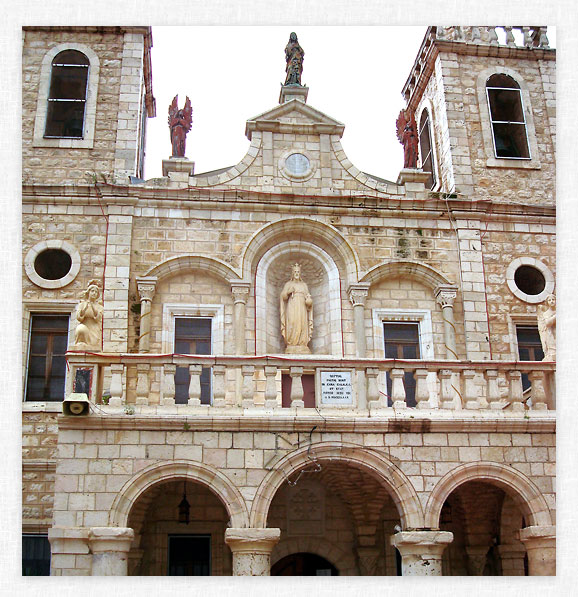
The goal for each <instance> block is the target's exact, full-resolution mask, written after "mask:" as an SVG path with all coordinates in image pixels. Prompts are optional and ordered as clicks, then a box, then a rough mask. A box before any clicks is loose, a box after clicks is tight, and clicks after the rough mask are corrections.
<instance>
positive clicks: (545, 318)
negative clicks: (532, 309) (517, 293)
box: [538, 294, 556, 361]
mask: <svg viewBox="0 0 578 597" xmlns="http://www.w3.org/2000/svg"><path fill="white" fill-rule="evenodd" d="M538 331H539V332H540V340H541V342H542V348H543V349H544V360H545V361H555V360H556V297H555V296H554V295H553V294H549V295H548V296H547V297H546V301H545V304H544V305H540V306H539V307H538Z"/></svg>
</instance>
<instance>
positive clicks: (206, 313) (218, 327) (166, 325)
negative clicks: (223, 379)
mask: <svg viewBox="0 0 578 597" xmlns="http://www.w3.org/2000/svg"><path fill="white" fill-rule="evenodd" d="M176 318H185V319H186V318H188V319H211V355H223V354H224V352H225V325H224V324H225V306H224V305H192V304H188V305H185V304H167V303H165V304H164V305H163V331H162V338H161V344H162V352H163V353H164V354H172V353H174V351H175V319H176Z"/></svg>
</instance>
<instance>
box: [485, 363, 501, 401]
mask: <svg viewBox="0 0 578 597" xmlns="http://www.w3.org/2000/svg"><path fill="white" fill-rule="evenodd" d="M498 375H499V374H498V371H497V370H496V369H488V370H487V371H486V379H487V380H488V403H489V405H490V410H502V404H501V398H502V397H501V396H500V383H499V381H498Z"/></svg>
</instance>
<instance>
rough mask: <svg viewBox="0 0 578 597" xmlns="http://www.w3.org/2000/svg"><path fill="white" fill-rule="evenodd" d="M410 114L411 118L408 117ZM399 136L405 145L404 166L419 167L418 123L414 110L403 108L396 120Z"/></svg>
mask: <svg viewBox="0 0 578 597" xmlns="http://www.w3.org/2000/svg"><path fill="white" fill-rule="evenodd" d="M408 116H409V118H408ZM395 124H396V126H397V138H398V139H399V142H400V143H401V144H402V145H403V167H404V168H417V142H418V138H417V125H416V123H415V116H414V114H413V112H409V113H408V112H406V110H402V111H401V112H400V113H399V116H398V117H397V120H396V121H395Z"/></svg>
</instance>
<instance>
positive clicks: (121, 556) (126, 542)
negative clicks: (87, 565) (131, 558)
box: [88, 527, 134, 576]
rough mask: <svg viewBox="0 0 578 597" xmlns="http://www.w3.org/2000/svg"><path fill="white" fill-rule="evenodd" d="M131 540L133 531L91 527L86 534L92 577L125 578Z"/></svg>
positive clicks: (120, 528) (121, 528)
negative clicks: (90, 556)
mask: <svg viewBox="0 0 578 597" xmlns="http://www.w3.org/2000/svg"><path fill="white" fill-rule="evenodd" d="M133 539H134V531H133V530H132V529H129V528H123V527H92V528H91V529H90V530H89V532H88V540H89V543H90V550H91V551H92V576H126V575H127V573H128V552H129V551H130V546H131V544H132V541H133Z"/></svg>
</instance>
